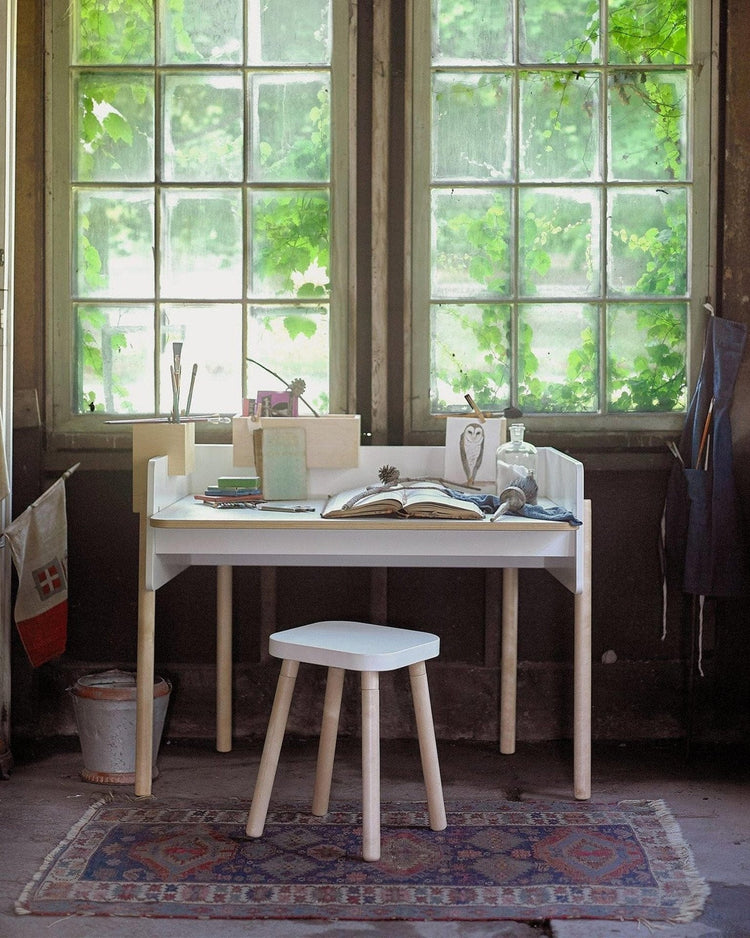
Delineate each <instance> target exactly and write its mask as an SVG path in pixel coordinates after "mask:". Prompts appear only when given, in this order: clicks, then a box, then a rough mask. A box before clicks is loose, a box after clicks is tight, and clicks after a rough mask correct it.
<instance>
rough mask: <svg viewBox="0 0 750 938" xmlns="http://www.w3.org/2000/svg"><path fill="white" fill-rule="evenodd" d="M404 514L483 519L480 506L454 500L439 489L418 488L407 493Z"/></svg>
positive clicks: (425, 516) (422, 516) (408, 490)
mask: <svg viewBox="0 0 750 938" xmlns="http://www.w3.org/2000/svg"><path fill="white" fill-rule="evenodd" d="M404 501H405V504H404V512H405V513H406V514H407V515H411V516H412V517H415V518H462V519H463V518H465V519H469V520H471V519H475V518H483V517H484V512H483V511H482V509H481V508H480V507H479V506H478V505H474V504H473V503H472V502H467V501H464V500H463V499H460V498H453V496H451V495H448V493H447V492H444V491H443V490H442V489H439V488H434V487H432V488H428V487H427V486H424V487H422V486H417V487H415V488H409V489H407V490H406V492H405V498H404Z"/></svg>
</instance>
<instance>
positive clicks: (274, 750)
mask: <svg viewBox="0 0 750 938" xmlns="http://www.w3.org/2000/svg"><path fill="white" fill-rule="evenodd" d="M298 670H299V662H298V661H286V660H285V661H282V662H281V672H280V673H279V681H278V684H277V685H276V695H275V697H274V699H273V708H272V710H271V718H270V720H269V721H268V730H267V732H266V741H265V743H264V745H263V754H262V755H261V757H260V766H259V767H258V777H257V779H256V780H255V791H254V792H253V800H252V804H251V805H250V813H249V815H248V818H247V835H248V837H260V836H261V834H262V833H263V828H264V827H265V824H266V815H267V814H268V803H269V801H270V800H271V790H272V788H273V782H274V779H275V778H276V767H277V766H278V764H279V753H280V752H281V743H282V742H283V740H284V731H285V730H286V721H287V718H288V717H289V706H290V704H291V702H292V693H293V691H294V684H295V682H296V680H297V671H298Z"/></svg>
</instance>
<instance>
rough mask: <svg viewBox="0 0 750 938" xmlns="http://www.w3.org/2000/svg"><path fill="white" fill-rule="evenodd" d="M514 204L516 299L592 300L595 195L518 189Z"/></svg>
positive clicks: (596, 279) (596, 266)
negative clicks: (516, 204) (517, 202)
mask: <svg viewBox="0 0 750 938" xmlns="http://www.w3.org/2000/svg"><path fill="white" fill-rule="evenodd" d="M520 200H521V204H520V225H519V231H520V244H519V269H520V281H521V282H520V293H521V295H525V296H535V295H538V296H571V297H572V296H598V295H599V293H600V290H601V285H600V261H599V249H600V245H599V216H600V207H599V192H598V190H596V189H522V190H521V193H520Z"/></svg>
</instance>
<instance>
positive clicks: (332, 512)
mask: <svg viewBox="0 0 750 938" xmlns="http://www.w3.org/2000/svg"><path fill="white" fill-rule="evenodd" d="M366 493H367V488H366V487H363V488H358V489H348V490H347V491H345V492H339V493H338V494H337V495H331V496H329V498H328V501H327V502H326V504H325V507H324V508H323V511H321V513H320V516H321V518H356V517H358V516H361V515H393V514H395V513H396V512H398V511H400V510H401V508H402V506H403V502H402V497H403V491H402V490H400V489H396V490H394V491H385V492H378V491H374V492H373V493H372V494H370V495H368V494H366ZM360 496H361V497H360ZM347 505H348V506H349V507H346V506H347Z"/></svg>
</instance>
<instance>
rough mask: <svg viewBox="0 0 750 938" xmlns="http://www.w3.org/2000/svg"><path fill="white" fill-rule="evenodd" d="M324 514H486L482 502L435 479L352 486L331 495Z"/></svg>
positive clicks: (468, 517)
mask: <svg viewBox="0 0 750 938" xmlns="http://www.w3.org/2000/svg"><path fill="white" fill-rule="evenodd" d="M320 514H321V517H322V518H361V517H369V516H373V515H399V516H402V517H406V518H457V519H460V520H467V521H474V520H479V519H481V518H484V517H485V515H484V512H483V511H482V509H481V508H479V506H477V505H474V504H473V503H472V502H467V501H464V500H463V499H460V498H453V496H451V495H449V494H448V493H447V492H446V491H445V489H444V488H443V487H441V486H440V485H439V484H436V483H434V482H411V483H408V484H406V483H400V484H397V485H394V486H392V487H385V486H373V487H372V490H368V489H367V488H360V489H350V490H349V491H347V492H339V494H338V495H332V496H331V497H330V498H329V499H328V501H327V502H326V504H325V507H324V508H323V511H322V512H321V513H320Z"/></svg>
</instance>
